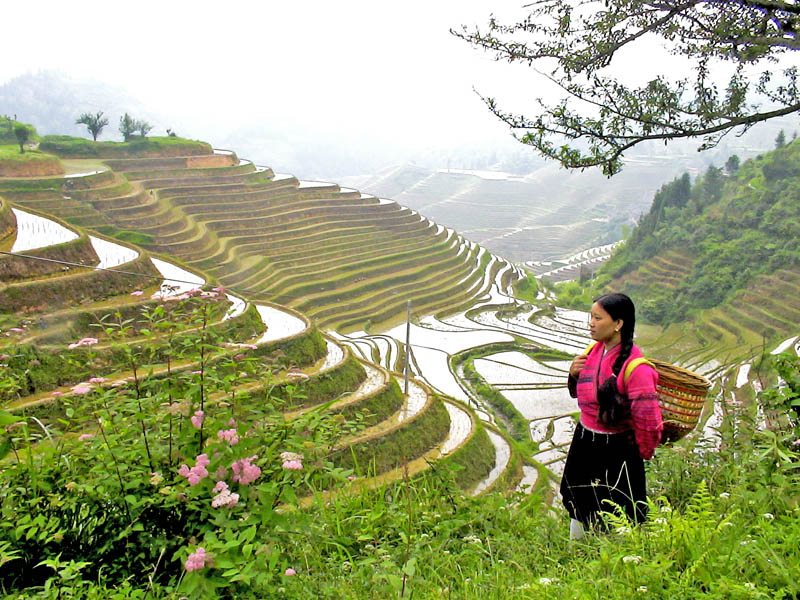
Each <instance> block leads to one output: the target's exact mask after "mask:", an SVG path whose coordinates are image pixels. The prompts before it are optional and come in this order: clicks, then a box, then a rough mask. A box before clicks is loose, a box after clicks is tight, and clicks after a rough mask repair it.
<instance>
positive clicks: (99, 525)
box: [0, 306, 800, 599]
mask: <svg viewBox="0 0 800 600" xmlns="http://www.w3.org/2000/svg"><path fill="white" fill-rule="evenodd" d="M187 310H193V311H195V312H197V315H196V317H200V316H202V317H203V322H204V323H205V322H206V321H207V319H206V318H205V316H204V315H205V313H203V312H202V311H204V310H207V309H206V308H204V307H203V306H200V307H199V308H194V309H191V308H187ZM190 316H191V315H190ZM195 320H196V319H195ZM176 326H177V325H176ZM164 327H165V328H166V329H167V330H169V329H170V328H171V327H173V326H172V325H169V324H165V325H164ZM195 329H196V330H188V333H187V336H189V337H191V336H194V338H193V339H192V340H190V341H187V340H184V342H183V343H182V344H181V348H182V349H183V350H182V351H181V355H180V357H178V356H177V355H176V359H177V358H180V359H182V360H194V361H195V362H197V363H199V368H198V369H197V370H195V371H193V372H189V373H187V372H177V371H176V372H175V373H174V374H173V375H172V376H171V377H163V376H162V377H159V378H154V377H151V376H149V374H148V371H147V368H146V367H145V366H144V365H141V366H140V367H137V366H136V365H137V360H138V359H137V356H136V354H135V352H136V351H134V350H130V352H129V354H128V355H127V357H126V359H127V362H128V364H130V365H133V369H132V371H133V373H134V375H133V376H132V377H130V378H128V379H125V380H121V381H120V382H119V383H115V384H114V385H108V382H103V381H95V382H94V384H93V385H89V384H86V385H85V386H82V387H81V386H76V387H78V388H79V389H80V391H78V390H75V389H74V390H73V394H72V395H71V396H69V397H67V398H61V400H62V402H65V405H66V406H67V410H66V411H65V414H64V416H63V418H60V419H57V420H53V421H52V422H50V423H47V424H45V423H42V422H41V421H38V420H36V419H33V418H28V419H25V418H21V417H19V416H16V415H12V414H9V413H0V419H2V423H1V424H2V426H3V427H4V431H3V436H2V453H3V456H4V458H3V461H2V463H0V468H2V471H0V585H2V591H3V593H5V594H6V595H7V597H13V598H31V599H32V598H62V597H76V598H77V597H80V598H97V599H100V598H103V599H107V598H145V597H148V598H175V599H177V598H184V597H188V598H215V597H219V598H309V599H311V598H314V599H321V598H331V599H333V598H354V599H355V598H391V597H395V598H411V597H414V598H498V599H499V598H597V599H600V598H603V599H605V598H645V597H647V598H665V599H666V598H720V599H722V598H725V599H728V598H794V597H796V595H797V594H798V593H800V582H798V581H797V580H796V577H795V576H796V567H797V565H798V564H800V520H798V517H800V506H798V494H797V491H798V486H797V483H798V472H797V466H798V452H797V442H796V441H795V437H796V435H797V427H796V425H797V423H796V412H795V409H794V408H793V407H794V406H795V405H796V404H797V398H798V397H800V375H799V373H800V364H798V360H797V358H796V357H788V356H783V357H781V358H780V359H779V361H780V362H779V365H778V367H779V369H780V373H781V375H782V376H783V377H784V379H785V380H786V381H787V386H785V387H783V388H779V389H778V388H773V389H768V390H767V391H766V392H765V393H764V394H763V396H762V399H761V401H762V403H763V408H764V409H765V411H766V412H767V414H777V415H780V416H781V418H782V419H783V420H782V422H783V423H784V425H786V426H787V427H785V430H786V431H789V429H791V428H792V427H793V428H794V429H793V430H792V435H791V436H787V439H782V437H781V436H780V435H778V434H777V433H775V431H772V430H766V431H762V430H760V417H759V414H760V413H759V411H758V410H756V407H755V406H748V405H735V406H731V407H729V414H728V419H727V420H726V425H725V426H724V427H723V428H722V430H721V431H720V432H719V437H720V439H719V449H717V448H716V447H711V445H710V443H709V442H708V441H702V440H701V441H695V442H693V443H692V442H685V443H684V445H682V446H680V447H672V448H662V449H661V450H659V452H658V454H657V458H656V460H654V461H653V463H652V464H651V465H650V468H649V475H648V477H649V482H650V486H651V490H650V492H651V494H650V495H651V498H653V500H652V503H651V507H650V516H649V520H648V521H647V522H646V523H645V524H643V525H642V526H639V527H631V525H630V524H629V523H626V522H625V521H624V520H623V519H621V518H618V517H615V516H613V515H610V516H609V517H608V524H609V528H608V532H606V533H595V534H590V535H588V536H587V538H585V539H584V540H582V541H580V542H571V541H570V540H569V539H568V536H567V519H566V517H565V516H564V515H563V513H554V512H553V511H552V510H551V508H550V507H549V506H548V505H546V504H545V503H544V502H543V501H542V499H541V498H539V497H536V496H533V497H526V496H522V495H518V496H513V497H506V496H503V495H500V494H489V495H487V496H485V497H479V498H470V497H465V496H464V495H463V494H462V493H461V492H460V490H459V489H458V488H457V487H456V486H455V485H454V484H453V478H454V476H455V474H454V473H452V472H448V471H447V469H446V468H436V469H434V470H432V471H431V474H430V475H428V476H427V477H426V478H422V479H416V480H413V481H403V482H397V483H395V484H393V485H390V486H389V487H386V488H383V489H380V490H367V489H361V490H360V491H359V489H358V487H357V486H358V479H359V478H360V477H362V476H363V475H365V474H362V473H352V472H351V471H346V470H342V469H340V468H336V467H335V466H334V465H333V463H332V461H331V449H332V448H333V447H334V445H335V444H336V442H337V441H338V440H339V439H340V438H341V437H342V436H343V435H345V434H347V432H348V427H350V426H351V425H349V424H348V423H347V422H346V420H345V419H343V418H342V417H341V416H339V417H336V416H334V415H330V414H329V413H326V412H325V410H324V406H323V407H320V409H316V410H312V411H310V412H308V413H306V414H305V415H303V416H301V417H298V418H297V419H295V420H292V421H286V420H285V418H284V417H283V414H282V412H281V410H282V408H283V407H284V406H285V405H287V403H288V404H292V400H293V399H292V394H293V393H294V391H293V389H292V388H291V387H288V388H283V392H282V395H284V396H285V397H268V398H266V399H264V398H261V399H260V400H259V402H257V403H252V402H248V398H247V394H246V393H238V394H234V393H232V390H233V389H234V388H233V385H234V383H235V381H236V380H245V381H247V380H250V381H257V380H259V379H261V380H262V382H263V383H265V384H268V377H267V378H266V379H264V368H263V365H262V364H260V363H258V362H257V361H256V360H255V359H248V358H246V357H245V358H240V359H238V360H239V361H240V362H237V363H236V364H235V367H234V366H233V365H230V364H227V363H225V362H224V361H215V360H213V357H214V353H215V352H217V350H218V349H219V347H220V346H221V345H222V344H221V340H220V339H217V338H216V337H215V335H214V332H213V331H212V330H209V329H207V328H205V327H201V328H199V329H197V328H195ZM153 343H160V342H158V339H157V338H154V341H153ZM120 346H121V347H120V352H122V353H125V352H126V350H125V348H127V346H125V345H124V344H122V343H121V344H120ZM137 351H138V350H137ZM7 358H8V357H7ZM7 358H6V359H7ZM0 369H2V370H0V382H2V383H3V384H5V383H6V382H7V381H8V380H9V379H13V377H14V375H15V374H14V373H12V372H11V369H10V368H7V367H2V368H0ZM786 419H788V421H787V420H786ZM793 419H794V420H793ZM789 426H791V427H789ZM440 466H442V467H443V465H442V464H441V463H440ZM351 478H356V479H357V480H356V481H355V482H350V481H348V479H351ZM344 486H349V488H348V491H346V492H345V491H342V492H338V493H337V492H333V491H331V492H330V493H327V494H326V493H323V490H337V489H341V488H343V487H344ZM311 495H315V497H316V498H317V501H316V502H312V503H311V504H309V505H306V503H304V502H302V501H301V499H302V498H307V497H310V496H311Z"/></svg>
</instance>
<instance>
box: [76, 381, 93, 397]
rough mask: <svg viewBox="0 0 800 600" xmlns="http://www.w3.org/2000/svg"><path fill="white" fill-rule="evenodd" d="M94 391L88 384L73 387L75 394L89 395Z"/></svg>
mask: <svg viewBox="0 0 800 600" xmlns="http://www.w3.org/2000/svg"><path fill="white" fill-rule="evenodd" d="M91 391H92V387H91V386H90V385H89V384H88V383H79V384H78V385H76V386H73V387H72V393H73V394H88V393H89V392H91Z"/></svg>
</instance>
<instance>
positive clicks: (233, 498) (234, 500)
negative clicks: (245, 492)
mask: <svg viewBox="0 0 800 600" xmlns="http://www.w3.org/2000/svg"><path fill="white" fill-rule="evenodd" d="M214 493H215V494H216V496H214V498H213V499H212V500H211V506H213V507H214V508H219V507H220V506H236V505H237V504H238V503H239V494H232V493H231V491H230V489H228V484H227V483H225V482H224V481H218V482H217V485H215V486H214Z"/></svg>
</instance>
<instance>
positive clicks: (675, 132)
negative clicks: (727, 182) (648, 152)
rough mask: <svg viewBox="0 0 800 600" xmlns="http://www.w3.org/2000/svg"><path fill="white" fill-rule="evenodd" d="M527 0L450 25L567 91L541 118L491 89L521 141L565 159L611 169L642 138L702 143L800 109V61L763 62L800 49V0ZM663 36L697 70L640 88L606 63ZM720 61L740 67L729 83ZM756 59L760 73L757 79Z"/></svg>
mask: <svg viewBox="0 0 800 600" xmlns="http://www.w3.org/2000/svg"><path fill="white" fill-rule="evenodd" d="M527 7H528V8H529V9H530V12H529V14H528V16H527V17H526V18H525V19H523V20H521V21H519V22H517V23H512V24H510V25H509V24H502V23H500V22H499V21H498V20H497V19H496V18H495V17H494V16H492V17H491V18H490V20H489V24H488V28H487V29H485V30H481V29H476V30H475V31H472V32H470V31H469V30H468V29H467V28H466V27H462V28H461V30H459V31H454V30H453V31H452V33H453V34H454V35H456V36H458V37H460V38H462V39H464V40H466V41H467V42H469V43H470V44H472V45H473V46H475V47H477V48H482V49H484V50H487V51H489V52H490V53H492V54H494V56H495V59H496V60H498V61H500V60H502V61H507V62H510V63H522V64H527V65H528V66H529V67H531V68H532V69H534V71H536V72H537V73H540V74H541V75H544V76H545V77H547V78H548V79H549V80H550V81H552V82H553V83H555V84H556V85H558V86H559V87H560V88H561V89H562V90H563V91H564V92H565V97H564V98H563V99H562V100H560V101H557V102H555V103H548V102H546V101H544V100H542V99H539V107H538V109H537V112H538V116H534V117H527V116H524V115H521V114H514V113H510V112H506V111H504V110H502V109H501V108H500V106H499V104H498V102H497V101H496V99H495V98H492V97H488V96H482V98H483V100H484V102H485V103H486V105H487V106H488V108H489V110H490V111H491V112H492V113H494V114H495V115H496V116H497V117H499V118H500V119H501V120H502V121H504V122H505V123H507V124H508V125H509V126H510V127H511V128H512V129H514V130H516V131H521V132H522V133H521V134H519V135H518V139H519V140H520V141H521V142H522V143H525V144H528V145H530V146H533V147H534V148H535V149H536V150H537V151H538V152H539V153H540V154H542V155H543V156H544V157H545V158H550V159H555V160H557V161H559V162H560V163H561V164H562V165H563V166H565V167H567V168H580V169H583V168H586V167H592V166H600V167H602V169H603V172H604V173H605V174H606V175H608V176H611V175H614V174H615V173H617V172H619V170H620V169H621V168H622V156H623V154H624V152H625V151H627V150H629V149H630V148H632V147H633V146H635V145H636V144H639V143H641V142H645V141H648V140H663V141H664V142H665V143H666V142H667V141H669V140H672V139H679V138H700V139H702V145H701V147H700V149H701V150H703V149H708V148H712V147H714V146H715V145H716V144H717V143H718V142H719V141H720V139H721V138H722V137H723V136H724V135H725V134H727V133H729V132H730V131H731V130H733V129H736V130H737V131H740V132H744V131H746V130H747V129H749V128H750V127H751V126H752V125H754V124H755V123H758V122H761V121H766V120H768V119H771V118H774V117H779V116H783V115H788V114H792V113H796V112H797V111H800V95H799V94H798V81H797V76H798V71H797V67H794V66H792V67H789V68H785V69H782V70H781V71H777V72H774V71H772V70H770V69H769V68H766V67H767V66H768V65H766V66H765V65H764V63H774V62H775V61H776V60H777V59H778V57H780V56H781V55H785V54H786V53H790V52H791V51H794V50H798V49H800V40H798V37H797V32H798V31H800V3H798V1H797V0H653V1H644V2H643V1H640V0H604V1H603V2H600V0H537V1H535V2H533V3H531V4H528V5H527ZM653 36H656V37H660V38H661V39H662V40H664V41H665V42H666V43H667V45H668V49H669V51H670V52H671V53H672V54H674V55H677V56H681V57H683V58H685V59H687V60H688V61H690V62H691V63H692V66H693V69H692V71H691V74H690V76H688V77H686V78H683V79H679V80H677V81H671V80H669V79H668V78H666V77H665V76H663V75H660V74H657V75H655V76H654V78H653V79H651V80H650V81H649V82H648V83H647V84H645V85H644V86H642V87H632V86H628V85H626V84H624V83H622V82H621V81H620V80H619V79H618V78H616V77H614V76H611V75H609V74H608V71H604V69H605V68H606V67H608V66H609V65H610V64H611V62H612V60H613V59H614V58H615V56H617V55H618V53H619V52H620V51H621V50H623V49H627V50H629V51H630V50H635V49H636V47H637V46H638V45H641V41H642V39H643V38H646V37H650V38H652V37H653ZM720 62H721V63H728V64H729V65H731V66H732V67H733V74H732V75H730V77H729V78H728V81H727V83H726V84H725V85H717V84H715V83H714V82H713V81H712V80H711V76H710V75H711V69H712V67H714V66H716V64H717V63H720ZM747 67H757V68H759V69H760V74H759V75H758V76H757V77H755V78H752V77H751V76H750V75H749V73H747V72H746V71H745V69H746V68H747ZM656 72H657V70H656ZM776 75H778V76H776ZM753 97H755V98H756V99H760V100H766V101H768V102H769V103H770V104H769V106H767V107H762V105H761V104H758V103H756V102H753Z"/></svg>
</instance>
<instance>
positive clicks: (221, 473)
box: [214, 465, 228, 479]
mask: <svg viewBox="0 0 800 600" xmlns="http://www.w3.org/2000/svg"><path fill="white" fill-rule="evenodd" d="M227 476H228V469H226V468H225V467H223V466H222V465H220V466H219V467H217V470H216V471H214V478H215V479H225V478H226V477H227Z"/></svg>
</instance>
